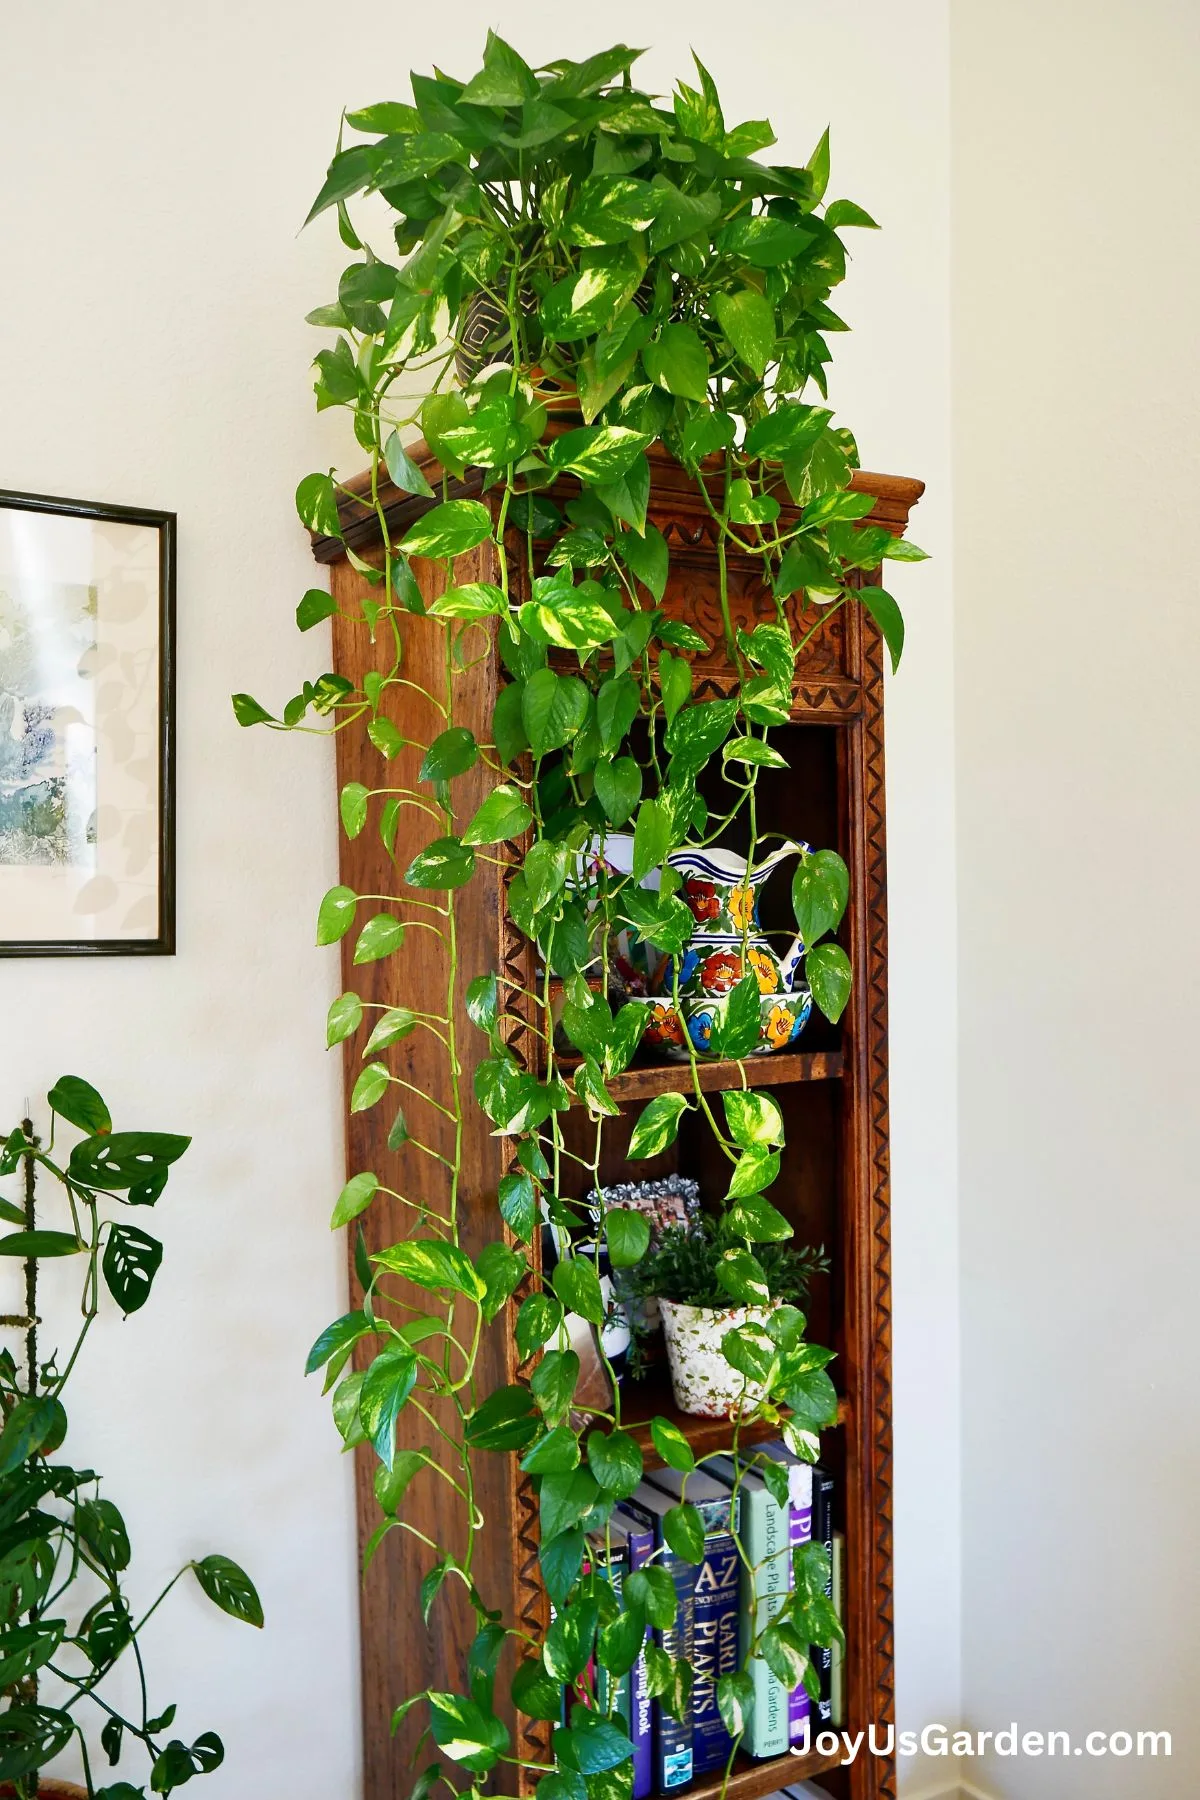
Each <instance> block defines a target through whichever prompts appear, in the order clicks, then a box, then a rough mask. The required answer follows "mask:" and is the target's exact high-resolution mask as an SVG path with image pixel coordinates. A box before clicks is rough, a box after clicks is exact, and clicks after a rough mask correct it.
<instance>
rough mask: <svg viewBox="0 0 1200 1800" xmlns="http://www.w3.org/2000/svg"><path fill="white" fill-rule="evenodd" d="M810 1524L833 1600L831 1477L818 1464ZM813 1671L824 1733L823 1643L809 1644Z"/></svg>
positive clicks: (829, 1695)
mask: <svg viewBox="0 0 1200 1800" xmlns="http://www.w3.org/2000/svg"><path fill="white" fill-rule="evenodd" d="M812 1473H813V1524H812V1534H813V1537H814V1539H815V1540H816V1542H817V1543H818V1544H824V1546H825V1554H826V1555H827V1556H828V1558H829V1578H828V1580H827V1581H826V1583H825V1593H826V1595H827V1596H828V1598H829V1599H830V1600H832V1599H833V1476H832V1475H831V1474H830V1473H829V1471H828V1469H823V1468H822V1467H821V1465H820V1464H819V1463H818V1464H816V1465H815V1467H814V1468H813V1472H812ZM813 1668H814V1669H815V1670H816V1671H817V1679H818V1681H819V1682H820V1683H821V1697H820V1699H819V1700H818V1701H817V1704H816V1724H817V1729H818V1731H824V1730H826V1728H827V1727H828V1726H830V1725H832V1723H833V1691H832V1675H833V1653H832V1651H831V1650H830V1649H829V1648H828V1647H827V1646H826V1645H824V1644H814V1645H813Z"/></svg>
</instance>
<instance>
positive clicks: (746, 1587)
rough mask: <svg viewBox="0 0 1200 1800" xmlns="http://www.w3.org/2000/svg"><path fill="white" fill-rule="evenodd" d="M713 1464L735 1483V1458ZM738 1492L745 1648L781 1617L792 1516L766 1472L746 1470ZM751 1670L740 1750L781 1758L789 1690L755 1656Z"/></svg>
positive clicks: (716, 1471) (719, 1473)
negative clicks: (751, 1701) (743, 1555)
mask: <svg viewBox="0 0 1200 1800" xmlns="http://www.w3.org/2000/svg"><path fill="white" fill-rule="evenodd" d="M709 1468H710V1469H711V1471H712V1473H713V1474H714V1475H716V1476H718V1477H719V1479H720V1480H722V1481H724V1482H727V1483H729V1484H730V1486H732V1484H733V1480H734V1474H735V1470H734V1462H733V1458H732V1457H731V1456H718V1457H715V1458H714V1459H713V1460H712V1462H710V1464H709ZM738 1493H739V1495H740V1497H741V1520H740V1525H739V1535H740V1537H741V1541H742V1548H743V1550H744V1551H745V1553H746V1556H747V1558H748V1559H749V1561H750V1563H751V1564H752V1565H753V1566H752V1567H751V1568H747V1567H746V1565H745V1564H744V1563H743V1564H742V1569H741V1576H740V1580H739V1593H740V1599H741V1606H740V1615H741V1638H742V1650H743V1652H744V1651H745V1650H746V1648H747V1647H748V1646H749V1644H750V1643H751V1642H752V1640H753V1639H754V1638H755V1637H757V1636H758V1635H759V1634H760V1633H761V1632H762V1631H763V1630H765V1628H766V1627H767V1626H768V1625H769V1624H770V1623H771V1621H772V1620H773V1619H775V1618H777V1617H778V1616H779V1614H780V1613H781V1612H782V1610H783V1607H784V1604H785V1602H786V1599H787V1573H788V1518H787V1508H786V1507H783V1506H780V1505H779V1503H778V1501H776V1500H775V1499H773V1498H772V1496H771V1494H770V1492H769V1491H768V1489H767V1485H766V1483H765V1482H764V1481H763V1478H762V1476H761V1475H759V1474H757V1473H755V1471H754V1470H749V1471H747V1472H746V1473H744V1474H743V1476H742V1479H741V1482H740V1484H739V1488H738ZM747 1670H748V1673H749V1675H750V1679H751V1680H752V1682H753V1683H754V1704H753V1706H752V1707H751V1709H750V1719H749V1723H748V1724H747V1726H746V1734H745V1736H744V1738H743V1739H742V1748H743V1750H745V1751H746V1752H747V1753H748V1754H749V1755H750V1756H783V1755H784V1754H785V1752H786V1750H787V1747H788V1697H787V1690H786V1689H785V1688H784V1686H783V1683H782V1682H781V1681H779V1680H778V1679H777V1678H776V1677H775V1676H774V1675H772V1673H771V1671H770V1669H768V1667H767V1665H766V1663H765V1662H764V1661H763V1659H762V1657H761V1656H752V1657H751V1658H750V1660H749V1662H748V1664H747Z"/></svg>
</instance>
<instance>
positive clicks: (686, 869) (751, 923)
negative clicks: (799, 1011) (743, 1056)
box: [667, 839, 808, 1000]
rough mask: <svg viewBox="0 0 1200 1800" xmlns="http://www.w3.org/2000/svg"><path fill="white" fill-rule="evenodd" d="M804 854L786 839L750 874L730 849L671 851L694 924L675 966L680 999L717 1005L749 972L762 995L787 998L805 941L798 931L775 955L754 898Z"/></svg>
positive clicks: (801, 847) (800, 846) (803, 846)
mask: <svg viewBox="0 0 1200 1800" xmlns="http://www.w3.org/2000/svg"><path fill="white" fill-rule="evenodd" d="M807 849H808V845H807V844H797V843H793V842H792V841H791V840H790V839H789V840H788V842H787V843H785V844H781V845H780V846H779V849H778V850H774V851H772V853H771V855H770V856H767V857H764V859H763V861H762V862H760V863H759V864H758V865H757V867H756V868H753V869H751V868H748V867H747V864H746V861H745V858H744V857H741V856H737V855H735V854H734V852H733V851H732V850H708V849H704V850H693V849H689V848H687V847H686V846H685V847H684V848H683V849H682V850H673V851H672V852H671V854H670V855H669V856H668V858H667V861H668V862H669V863H670V865H671V867H672V868H673V869H678V870H679V873H680V874H681V875H682V876H683V886H682V887H681V888H680V890H679V895H680V899H682V900H684V901H686V903H687V906H688V909H689V911H690V912H691V915H692V917H693V919H695V921H696V929H695V931H693V933H692V935H691V937H690V938H689V940H688V943H687V947H686V949H685V950H684V953H683V957H682V959H681V961H680V965H679V991H680V993H681V994H688V995H692V994H703V995H705V996H706V997H707V998H708V999H710V1000H716V999H719V998H720V997H721V995H723V994H727V993H729V991H730V990H731V988H734V987H736V985H737V983H738V982H739V981H740V980H741V979H742V976H743V975H744V974H747V973H753V974H754V975H756V976H757V977H758V987H759V992H760V993H763V994H790V993H791V991H792V986H793V984H794V982H795V979H796V975H797V973H798V972H799V969H800V964H801V961H802V960H803V957H804V939H803V938H802V937H801V936H800V934H799V932H797V933H796V936H795V937H794V938H793V939H792V941H791V943H790V944H789V945H788V947H787V949H786V950H785V951H784V952H783V953H782V955H781V954H779V953H778V952H777V951H775V950H773V949H772V948H771V945H770V943H769V942H768V940H767V938H766V937H765V936H764V935H763V934H762V932H761V931H759V930H758V929H757V927H758V897H759V890H760V888H761V887H762V885H763V883H764V882H765V881H766V879H767V877H768V875H770V874H772V873H773V872H774V870H776V869H777V868H778V867H779V866H780V864H781V863H784V862H786V861H787V859H788V857H789V856H800V855H802V854H804V853H805V852H806V851H807ZM743 959H744V960H743ZM667 979H668V982H669V981H670V975H668V977H667Z"/></svg>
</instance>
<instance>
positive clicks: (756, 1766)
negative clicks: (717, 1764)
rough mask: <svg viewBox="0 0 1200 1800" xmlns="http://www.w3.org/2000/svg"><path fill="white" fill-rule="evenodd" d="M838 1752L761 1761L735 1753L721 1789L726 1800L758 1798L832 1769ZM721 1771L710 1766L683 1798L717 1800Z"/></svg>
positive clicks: (838, 1761) (753, 1799)
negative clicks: (709, 1769)
mask: <svg viewBox="0 0 1200 1800" xmlns="http://www.w3.org/2000/svg"><path fill="white" fill-rule="evenodd" d="M841 1760H842V1758H841V1753H840V1752H839V1753H838V1754H836V1755H834V1756H820V1755H818V1753H817V1752H816V1751H815V1750H812V1751H810V1752H809V1754H808V1755H807V1756H769V1757H766V1758H764V1759H763V1760H762V1761H761V1762H759V1761H756V1759H755V1758H754V1757H752V1756H736V1757H734V1760H733V1768H732V1770H731V1771H730V1776H729V1785H728V1787H726V1788H725V1793H726V1795H727V1797H728V1800H761V1796H763V1795H764V1794H774V1793H777V1792H778V1791H779V1789H780V1788H785V1787H792V1786H793V1785H794V1784H795V1783H796V1782H797V1781H810V1780H811V1779H812V1777H813V1776H814V1775H825V1774H827V1773H828V1772H829V1770H830V1769H836V1768H837V1767H838V1765H839V1763H840V1762H841ZM723 1774H724V1771H723V1770H721V1769H714V1770H713V1772H712V1773H711V1774H710V1775H705V1776H703V1777H702V1778H701V1779H700V1780H699V1781H694V1782H693V1783H692V1785H691V1787H689V1788H687V1789H686V1790H685V1791H684V1800H719V1796H720V1794H721V1789H722V1785H723V1780H722V1777H723Z"/></svg>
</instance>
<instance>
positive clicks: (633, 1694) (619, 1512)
mask: <svg viewBox="0 0 1200 1800" xmlns="http://www.w3.org/2000/svg"><path fill="white" fill-rule="evenodd" d="M612 1516H613V1523H614V1524H615V1525H618V1526H619V1527H620V1529H621V1530H622V1531H623V1532H624V1533H625V1546H626V1556H627V1558H628V1566H629V1570H630V1572H632V1571H633V1570H634V1569H641V1568H643V1567H644V1566H645V1565H646V1563H648V1562H649V1561H650V1558H651V1557H652V1556H653V1555H654V1527H653V1525H652V1524H646V1523H644V1522H643V1521H642V1520H641V1519H635V1518H634V1516H633V1514H632V1513H631V1512H628V1511H627V1510H626V1509H625V1507H624V1506H616V1507H614V1508H613V1515H612ZM629 1737H630V1741H631V1742H632V1744H633V1800H646V1796H647V1795H648V1794H650V1793H651V1792H652V1791H653V1788H654V1737H653V1708H652V1703H651V1700H650V1689H649V1686H648V1685H647V1676H646V1653H645V1651H644V1650H643V1651H642V1654H641V1655H640V1656H639V1657H638V1659H637V1661H636V1662H635V1663H634V1665H633V1667H632V1669H630V1671H629Z"/></svg>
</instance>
